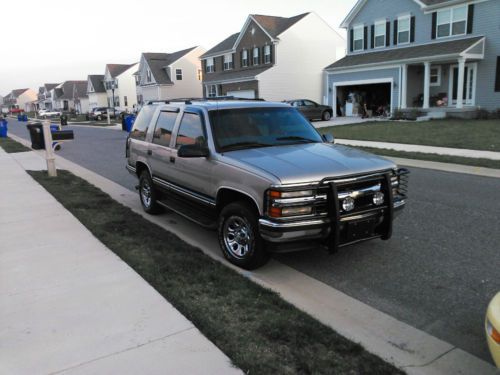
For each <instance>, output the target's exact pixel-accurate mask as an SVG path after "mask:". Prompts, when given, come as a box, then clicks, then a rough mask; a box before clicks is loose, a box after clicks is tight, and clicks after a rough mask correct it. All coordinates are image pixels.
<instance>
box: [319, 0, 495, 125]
mask: <svg viewBox="0 0 500 375" xmlns="http://www.w3.org/2000/svg"><path fill="white" fill-rule="evenodd" d="M499 19H500V6H499V1H498V0H359V1H358V2H357V3H356V5H355V6H354V8H353V9H352V10H351V11H350V13H349V14H348V15H347V17H346V18H345V20H344V21H343V22H342V25H341V26H342V27H344V28H345V29H346V30H347V31H348V33H347V34H348V47H349V48H348V54H347V56H346V57H344V58H343V59H341V60H339V61H336V62H332V64H330V65H329V66H328V67H327V68H326V72H327V77H328V78H327V83H328V85H327V90H326V93H327V94H328V100H329V103H330V104H334V103H337V105H338V106H339V107H341V108H342V113H343V114H347V115H350V114H352V113H353V104H354V113H355V112H356V106H357V107H358V109H359V105H357V104H356V103H360V102H364V103H366V104H367V108H368V109H369V110H373V111H375V112H377V111H382V110H381V109H382V108H386V110H387V112H391V111H394V110H395V109H400V110H401V111H420V112H423V113H426V114H427V115H429V116H431V117H444V116H446V115H449V114H453V115H456V116H463V117H472V116H474V115H475V113H476V110H477V109H478V108H480V107H481V108H484V109H488V110H493V109H496V108H498V107H500V28H499V26H498V25H499V23H498V20H499Z"/></svg>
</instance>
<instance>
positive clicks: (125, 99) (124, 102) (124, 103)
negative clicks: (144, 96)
mask: <svg viewBox="0 0 500 375" xmlns="http://www.w3.org/2000/svg"><path fill="white" fill-rule="evenodd" d="M123 105H124V106H125V107H127V106H128V99H127V97H126V96H124V97H123Z"/></svg>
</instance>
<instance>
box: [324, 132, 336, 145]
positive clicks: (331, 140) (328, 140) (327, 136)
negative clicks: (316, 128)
mask: <svg viewBox="0 0 500 375" xmlns="http://www.w3.org/2000/svg"><path fill="white" fill-rule="evenodd" d="M321 137H322V138H323V140H324V141H325V142H326V143H335V137H334V136H333V135H331V134H329V133H328V134H323V135H322V136H321Z"/></svg>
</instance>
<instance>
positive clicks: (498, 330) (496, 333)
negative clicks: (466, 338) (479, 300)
mask: <svg viewBox="0 0 500 375" xmlns="http://www.w3.org/2000/svg"><path fill="white" fill-rule="evenodd" d="M485 328H486V338H487V341H488V347H489V348H490V351H491V356H492V357H493V360H494V361H495V364H496V365H497V367H498V368H500V293H498V294H497V295H496V296H495V297H494V298H493V299H492V300H491V302H490V305H489V306H488V310H487V313H486V327H485Z"/></svg>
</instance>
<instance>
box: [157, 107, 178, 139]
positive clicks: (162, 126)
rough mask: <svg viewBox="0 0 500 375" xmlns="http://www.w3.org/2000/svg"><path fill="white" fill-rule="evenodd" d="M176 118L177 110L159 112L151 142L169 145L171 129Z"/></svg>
mask: <svg viewBox="0 0 500 375" xmlns="http://www.w3.org/2000/svg"><path fill="white" fill-rule="evenodd" d="M176 118H177V112H168V111H162V112H160V116H158V120H157V121H156V128H155V132H154V134H153V143H156V144H158V145H161V146H166V147H169V146H170V139H171V138H172V130H173V129H174V125H175V119H176Z"/></svg>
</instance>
